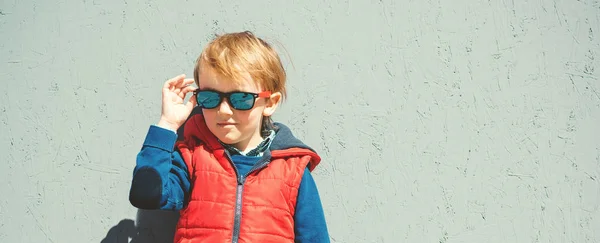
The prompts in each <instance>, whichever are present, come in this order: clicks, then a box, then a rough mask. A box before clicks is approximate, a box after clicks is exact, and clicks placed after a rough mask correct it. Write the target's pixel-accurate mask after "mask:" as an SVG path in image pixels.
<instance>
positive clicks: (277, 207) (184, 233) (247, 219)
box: [174, 114, 321, 243]
mask: <svg viewBox="0 0 600 243" xmlns="http://www.w3.org/2000/svg"><path fill="white" fill-rule="evenodd" d="M184 131H185V134H184V140H183V141H182V142H179V143H178V144H177V145H176V146H177V148H178V149H179V150H180V152H181V155H182V157H183V160H184V161H185V163H186V165H187V167H188V171H189V176H190V180H191V183H192V190H191V195H190V198H189V203H188V204H187V206H186V207H185V208H183V209H182V210H181V211H180V214H181V216H180V219H179V222H178V223H177V229H176V232H175V239H174V242H178V243H179V242H181V243H192V242H210V243H221V242H240V243H242V242H243V243H246V242H248V243H249V242H253V243H254V242H260V243H268V242H277V243H282V242H294V211H295V207H296V197H297V196H298V187H299V186H300V181H301V179H302V175H303V173H304V169H305V168H306V167H307V166H309V167H308V168H309V170H311V171H312V170H313V169H314V168H315V167H316V165H317V164H318V163H319V162H320V160H321V159H320V157H319V156H318V155H317V154H316V153H314V152H313V151H310V150H308V149H302V148H290V149H286V150H276V151H271V160H270V162H269V163H268V164H267V165H266V166H264V167H263V168H262V169H258V170H255V171H252V172H251V173H249V174H248V176H247V178H243V179H241V180H239V179H238V177H237V176H236V172H235V170H234V165H233V162H231V161H230V159H229V157H228V156H227V154H226V153H225V149H224V148H223V146H222V145H221V144H220V143H219V141H218V140H217V138H216V137H215V136H214V135H213V134H212V133H211V132H210V130H208V127H206V124H205V123H204V118H203V117H202V115H200V114H198V115H194V116H193V117H191V118H190V119H188V121H187V122H186V125H185V129H184ZM242 182H243V183H242ZM236 240H237V241H236Z"/></svg>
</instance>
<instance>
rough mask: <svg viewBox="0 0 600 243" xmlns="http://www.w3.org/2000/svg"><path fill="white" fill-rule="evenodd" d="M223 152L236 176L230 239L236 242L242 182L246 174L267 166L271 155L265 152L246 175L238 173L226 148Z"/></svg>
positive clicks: (240, 211) (239, 223)
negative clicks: (231, 235)
mask: <svg viewBox="0 0 600 243" xmlns="http://www.w3.org/2000/svg"><path fill="white" fill-rule="evenodd" d="M225 154H227V159H228V160H229V163H231V166H233V170H234V171H235V175H236V177H237V188H236V193H235V216H234V218H233V238H232V239H231V242H232V243H238V240H239V239H240V226H241V224H242V194H243V192H244V182H246V178H247V175H249V174H251V173H252V172H254V171H256V170H259V169H261V168H263V167H265V166H267V164H269V160H270V158H271V156H270V154H268V155H267V154H265V156H263V158H261V159H260V160H259V161H258V162H257V163H256V165H258V166H254V167H253V168H252V169H250V171H248V173H246V175H240V174H239V172H238V171H237V168H236V167H235V164H234V163H233V160H231V156H229V152H227V150H225ZM265 158H266V159H265Z"/></svg>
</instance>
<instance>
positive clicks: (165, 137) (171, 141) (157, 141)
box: [144, 125, 177, 152]
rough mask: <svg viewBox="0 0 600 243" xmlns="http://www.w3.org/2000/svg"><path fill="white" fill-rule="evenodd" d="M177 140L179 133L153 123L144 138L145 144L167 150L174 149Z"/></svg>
mask: <svg viewBox="0 0 600 243" xmlns="http://www.w3.org/2000/svg"><path fill="white" fill-rule="evenodd" d="M175 142H177V133H175V132H173V131H171V130H169V129H165V128H162V127H159V126H156V125H151V126H150V128H149V129H148V134H146V139H145V140H144V146H151V147H156V148H160V149H163V150H166V151H171V152H172V151H173V148H174V147H175Z"/></svg>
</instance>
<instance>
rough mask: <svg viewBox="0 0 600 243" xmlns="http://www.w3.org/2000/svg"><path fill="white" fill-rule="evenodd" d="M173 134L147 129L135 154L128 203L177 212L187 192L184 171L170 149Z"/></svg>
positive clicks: (186, 180)
mask: <svg viewBox="0 0 600 243" xmlns="http://www.w3.org/2000/svg"><path fill="white" fill-rule="evenodd" d="M176 140H177V134H176V133H175V132H173V131H171V130H168V129H164V128H161V127H158V126H151V127H150V129H149V130H148V134H147V135H146V139H145V140H144V145H143V146H142V150H141V151H140V152H139V153H138V155H137V159H136V166H135V169H134V172H133V180H132V183H131V189H130V192H129V201H130V202H131V204H132V205H133V206H135V207H137V208H141V209H165V210H180V209H181V208H182V207H183V205H184V203H185V201H186V199H187V197H188V195H189V193H190V179H189V176H188V170H187V167H186V165H185V163H184V162H183V159H182V158H181V155H180V154H179V152H178V151H176V150H174V145H175V142H176Z"/></svg>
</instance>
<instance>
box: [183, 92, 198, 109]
mask: <svg viewBox="0 0 600 243" xmlns="http://www.w3.org/2000/svg"><path fill="white" fill-rule="evenodd" d="M185 106H186V107H187V108H188V109H189V110H190V111H191V110H192V109H194V107H196V95H192V97H191V98H190V100H189V101H188V103H187V104H185Z"/></svg>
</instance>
